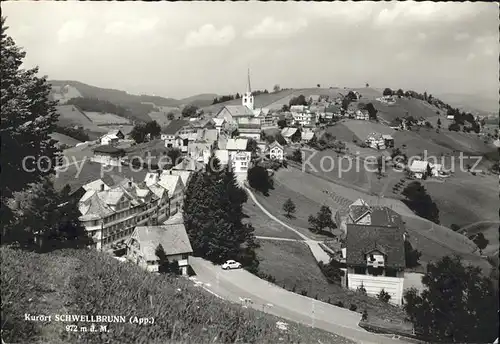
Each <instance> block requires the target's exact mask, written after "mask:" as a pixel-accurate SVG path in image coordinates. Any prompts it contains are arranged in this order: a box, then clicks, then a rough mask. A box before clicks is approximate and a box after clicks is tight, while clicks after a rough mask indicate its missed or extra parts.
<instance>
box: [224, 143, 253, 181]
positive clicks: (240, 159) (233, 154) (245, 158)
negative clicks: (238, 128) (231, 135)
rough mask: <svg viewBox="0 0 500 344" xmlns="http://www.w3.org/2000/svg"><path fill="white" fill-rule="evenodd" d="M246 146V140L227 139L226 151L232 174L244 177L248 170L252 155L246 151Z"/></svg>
mask: <svg viewBox="0 0 500 344" xmlns="http://www.w3.org/2000/svg"><path fill="white" fill-rule="evenodd" d="M247 144H248V140H246V139H229V140H228V141H227V145H226V150H227V151H228V157H229V163H231V167H232V170H233V171H234V173H243V174H245V175H246V173H247V172H248V169H249V168H250V159H251V157H252V153H251V152H249V151H247Z"/></svg>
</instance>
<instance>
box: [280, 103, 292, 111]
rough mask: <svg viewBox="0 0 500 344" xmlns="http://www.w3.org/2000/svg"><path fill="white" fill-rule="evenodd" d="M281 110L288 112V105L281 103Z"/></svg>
mask: <svg viewBox="0 0 500 344" xmlns="http://www.w3.org/2000/svg"><path fill="white" fill-rule="evenodd" d="M281 111H283V112H288V111H290V107H289V106H288V105H286V104H283V107H282V108H281Z"/></svg>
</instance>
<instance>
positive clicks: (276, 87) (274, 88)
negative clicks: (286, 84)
mask: <svg viewBox="0 0 500 344" xmlns="http://www.w3.org/2000/svg"><path fill="white" fill-rule="evenodd" d="M280 90H281V88H280V85H278V84H276V85H274V86H273V91H274V92H275V93H277V92H279V91H280Z"/></svg>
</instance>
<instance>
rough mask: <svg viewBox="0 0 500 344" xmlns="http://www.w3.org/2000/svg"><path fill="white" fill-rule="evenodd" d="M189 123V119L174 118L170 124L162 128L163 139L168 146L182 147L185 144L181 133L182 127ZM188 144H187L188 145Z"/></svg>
mask: <svg viewBox="0 0 500 344" xmlns="http://www.w3.org/2000/svg"><path fill="white" fill-rule="evenodd" d="M187 124H188V122H187V121H185V120H182V119H174V120H173V121H171V122H170V124H169V125H168V126H167V127H165V128H162V130H161V139H162V140H163V141H164V142H165V147H167V148H181V147H182V146H184V143H185V142H184V140H183V139H182V138H181V136H180V134H181V131H182V129H183V128H184V127H185V126H186V125H187ZM186 146H187V145H186Z"/></svg>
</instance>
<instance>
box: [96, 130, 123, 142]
mask: <svg viewBox="0 0 500 344" xmlns="http://www.w3.org/2000/svg"><path fill="white" fill-rule="evenodd" d="M124 138H125V135H123V133H122V132H121V130H119V129H116V130H111V131H110V132H108V133H107V134H106V135H104V136H103V137H101V140H100V141H101V145H111V144H115V143H117V142H118V141H119V140H123V139H124Z"/></svg>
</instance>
